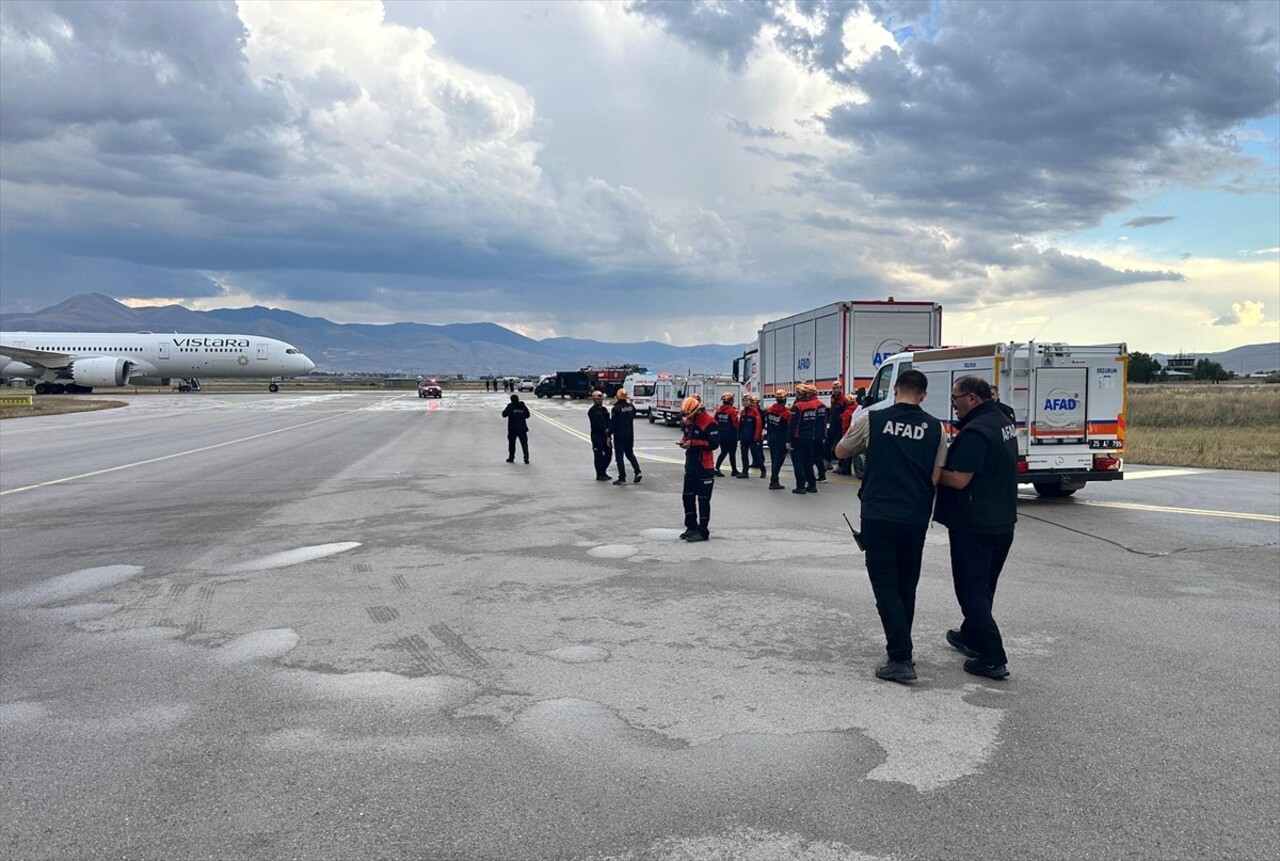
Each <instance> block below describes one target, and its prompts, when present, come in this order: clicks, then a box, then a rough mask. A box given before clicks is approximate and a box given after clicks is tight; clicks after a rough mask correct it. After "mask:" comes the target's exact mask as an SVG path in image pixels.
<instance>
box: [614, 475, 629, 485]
mask: <svg viewBox="0 0 1280 861" xmlns="http://www.w3.org/2000/svg"><path fill="white" fill-rule="evenodd" d="M626 483H627V477H626V476H625V475H624V476H622V477H621V478H619V479H618V480H617V481H615V482H614V484H626Z"/></svg>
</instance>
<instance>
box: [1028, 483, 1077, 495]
mask: <svg viewBox="0 0 1280 861" xmlns="http://www.w3.org/2000/svg"><path fill="white" fill-rule="evenodd" d="M1032 486H1033V487H1034V488H1035V489H1036V493H1038V494H1040V495H1041V496H1043V497H1046V498H1048V499H1065V498H1066V497H1068V496H1070V495H1071V494H1073V493H1075V492H1076V491H1077V490H1079V489H1080V488H1082V487H1084V485H1083V484H1059V483H1058V482H1053V483H1050V482H1047V481H1037V482H1035V483H1033V484H1032Z"/></svg>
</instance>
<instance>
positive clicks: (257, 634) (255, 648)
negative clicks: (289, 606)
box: [217, 628, 298, 664]
mask: <svg viewBox="0 0 1280 861" xmlns="http://www.w3.org/2000/svg"><path fill="white" fill-rule="evenodd" d="M297 645H298V634H297V632H295V631H294V630H293V629H291V628H272V629H269V630H265V631H250V632H249V633H247V634H241V635H240V636H239V637H236V638H235V639H234V640H232V641H231V642H229V643H227V644H226V645H225V646H223V647H222V648H220V649H218V651H217V657H218V660H219V661H221V662H223V663H224V664H244V663H248V662H249V661H269V660H271V659H273V658H278V657H280V656H282V655H287V654H288V653H289V652H292V651H293V650H294V648H295V647H296V646H297Z"/></svg>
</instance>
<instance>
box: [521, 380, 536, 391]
mask: <svg viewBox="0 0 1280 861" xmlns="http://www.w3.org/2000/svg"><path fill="white" fill-rule="evenodd" d="M520 391H522V392H531V391H533V380H521V381H520Z"/></svg>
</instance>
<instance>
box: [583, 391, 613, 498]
mask: <svg viewBox="0 0 1280 861" xmlns="http://www.w3.org/2000/svg"><path fill="white" fill-rule="evenodd" d="M587 420H588V421H589V422H591V453H592V454H593V455H594V456H595V460H596V481H608V480H609V479H611V478H613V476H611V475H609V459H610V458H611V457H612V456H613V452H612V451H611V450H610V447H609V411H608V410H607V409H605V408H604V392H602V391H599V390H597V391H594V392H592V393H591V409H589V410H587Z"/></svg>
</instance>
